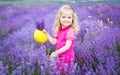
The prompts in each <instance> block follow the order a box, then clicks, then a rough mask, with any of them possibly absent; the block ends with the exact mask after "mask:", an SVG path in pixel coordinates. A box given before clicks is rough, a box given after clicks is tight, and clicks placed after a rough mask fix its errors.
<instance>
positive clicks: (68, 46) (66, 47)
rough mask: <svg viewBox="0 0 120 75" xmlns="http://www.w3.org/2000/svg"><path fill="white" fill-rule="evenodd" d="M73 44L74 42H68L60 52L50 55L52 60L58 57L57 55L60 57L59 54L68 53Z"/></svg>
mask: <svg viewBox="0 0 120 75" xmlns="http://www.w3.org/2000/svg"><path fill="white" fill-rule="evenodd" d="M71 44H72V40H67V41H66V44H65V46H63V47H62V48H60V49H59V50H56V51H54V52H53V53H52V54H51V55H50V58H52V57H56V56H57V55H59V54H61V53H63V52H66V51H67V50H68V49H69V48H70V46H71Z"/></svg>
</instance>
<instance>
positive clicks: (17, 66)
mask: <svg viewBox="0 0 120 75" xmlns="http://www.w3.org/2000/svg"><path fill="white" fill-rule="evenodd" d="M70 5H71V6H72V7H73V9H74V11H75V12H76V13H77V15H78V20H79V27H80V31H79V33H78V34H77V38H76V40H75V49H74V52H75V56H76V61H75V63H71V67H70V68H69V70H68V72H69V75H119V74H120V4H104V3H96V4H70ZM61 6H62V4H0V75H60V71H56V65H55V62H54V61H50V60H49V58H48V56H49V55H50V53H51V52H52V51H54V50H55V46H52V45H51V44H50V43H49V42H46V43H44V44H39V43H37V42H36V41H35V40H34V38H33V34H34V31H35V29H36V23H37V22H39V23H40V24H41V25H43V26H44V28H45V29H46V30H47V31H48V32H49V33H50V34H51V35H52V36H53V31H52V27H53V22H54V19H55V16H56V13H57V11H58V8H59V7H61ZM43 26H42V27H43ZM66 67H67V66H65V67H64V68H65V69H66Z"/></svg>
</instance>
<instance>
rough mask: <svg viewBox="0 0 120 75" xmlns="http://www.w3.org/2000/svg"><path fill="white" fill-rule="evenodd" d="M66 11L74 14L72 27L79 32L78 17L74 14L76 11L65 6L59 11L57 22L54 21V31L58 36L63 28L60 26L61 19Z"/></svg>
mask: <svg viewBox="0 0 120 75" xmlns="http://www.w3.org/2000/svg"><path fill="white" fill-rule="evenodd" d="M64 10H68V11H70V12H71V13H72V19H73V20H72V25H71V27H72V28H73V29H74V30H75V31H76V32H78V30H79V27H78V20H77V15H76V13H75V12H74V10H73V9H72V8H71V7H70V6H69V5H63V6H62V7H61V8H60V9H59V10H58V13H57V15H56V18H55V21H54V27H53V31H54V34H55V35H56V34H57V33H58V31H59V29H60V27H61V24H60V17H61V14H62V12H63V11H64Z"/></svg>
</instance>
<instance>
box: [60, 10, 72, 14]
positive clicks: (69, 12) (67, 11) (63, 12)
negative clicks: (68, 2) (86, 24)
mask: <svg viewBox="0 0 120 75" xmlns="http://www.w3.org/2000/svg"><path fill="white" fill-rule="evenodd" d="M61 13H62V15H72V14H73V13H72V12H71V11H70V10H62V12H61Z"/></svg>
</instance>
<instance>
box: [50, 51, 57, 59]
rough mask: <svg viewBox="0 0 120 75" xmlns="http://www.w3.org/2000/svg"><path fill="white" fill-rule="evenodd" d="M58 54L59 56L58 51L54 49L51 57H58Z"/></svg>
mask: <svg viewBox="0 0 120 75" xmlns="http://www.w3.org/2000/svg"><path fill="white" fill-rule="evenodd" d="M57 56H58V53H57V51H54V52H52V53H51V55H50V59H52V58H55V57H57Z"/></svg>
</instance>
